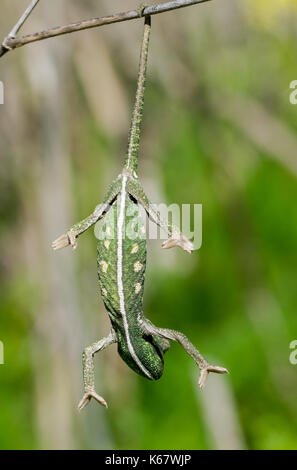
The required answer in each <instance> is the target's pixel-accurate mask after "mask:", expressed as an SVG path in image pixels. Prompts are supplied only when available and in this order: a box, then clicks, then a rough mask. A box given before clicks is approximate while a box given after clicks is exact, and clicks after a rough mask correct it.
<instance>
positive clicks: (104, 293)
mask: <svg viewBox="0 0 297 470" xmlns="http://www.w3.org/2000/svg"><path fill="white" fill-rule="evenodd" d="M102 294H103V295H104V297H106V296H107V290H106V289H105V288H104V287H103V289H102Z"/></svg>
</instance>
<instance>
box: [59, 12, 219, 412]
mask: <svg viewBox="0 0 297 470" xmlns="http://www.w3.org/2000/svg"><path fill="white" fill-rule="evenodd" d="M150 29H151V25H150V17H146V18H145V25H144V34H143V42H142V47H141V54H140V65H139V73H138V84H137V91H136V101H135V106H134V110H133V115H132V121H131V127H130V135H129V142H128V150H127V155H126V160H125V165H124V169H123V171H122V172H121V174H120V175H119V176H118V177H117V178H116V179H115V180H114V181H113V183H112V184H111V186H110V187H109V190H108V192H107V194H106V196H105V198H104V201H103V203H102V204H99V205H98V206H97V207H96V208H95V210H94V212H93V213H92V214H91V215H90V216H89V217H87V218H86V219H84V220H82V221H81V222H79V223H77V224H75V225H74V226H73V227H71V228H70V229H69V230H68V232H67V233H65V234H63V235H62V236H60V237H59V238H58V239H57V240H55V241H54V242H53V244H52V246H53V248H54V249H55V250H58V249H60V248H64V247H66V246H68V245H71V246H72V247H73V248H74V249H75V248H76V246H77V237H78V236H79V235H81V234H82V233H83V232H85V230H87V229H88V228H89V227H90V226H91V225H93V224H95V223H96V222H97V221H98V220H99V219H102V218H103V217H104V227H103V226H102V229H103V228H104V231H103V235H104V236H102V237H99V238H100V239H99V240H98V257H97V263H98V276H99V285H100V288H101V295H102V297H103V301H104V305H105V307H106V310H107V312H108V314H109V318H110V321H111V331H110V334H109V336H107V337H106V338H103V339H101V340H100V341H98V342H96V343H94V344H92V345H91V346H88V347H86V348H85V349H84V352H83V376H84V396H83V398H82V399H81V401H80V403H79V405H78V408H79V409H82V408H84V407H85V406H86V405H87V404H88V403H89V401H90V400H91V398H94V399H95V400H97V402H98V403H100V404H101V405H104V406H106V407H107V404H106V401H105V400H104V399H103V398H102V397H101V396H99V395H98V394H97V393H96V391H95V379H94V363H93V357H94V354H95V353H96V352H98V351H101V350H103V349H104V348H106V347H107V346H109V345H110V344H112V343H117V344H118V352H119V355H120V356H121V357H122V359H123V360H124V361H125V362H126V363H127V364H128V366H129V367H131V369H133V370H134V371H135V372H137V373H138V374H140V375H142V376H144V377H146V378H148V379H150V380H157V379H159V378H160V377H161V376H162V373H163V366H164V359H163V356H164V353H165V352H166V351H167V349H168V348H169V346H170V344H169V340H173V341H177V342H179V343H180V344H181V345H182V346H183V348H184V349H185V350H186V351H187V353H188V354H189V355H190V356H191V357H192V358H193V359H194V361H195V362H196V364H197V365H198V367H199V368H200V370H201V374H200V378H199V386H200V388H203V386H204V384H205V382H206V378H207V375H208V373H209V372H216V373H219V374H224V373H228V371H227V369H225V368H223V367H217V366H213V365H211V364H209V363H208V362H207V361H206V360H205V359H204V357H203V356H202V355H201V354H200V352H199V351H198V350H197V349H196V348H195V346H194V345H193V344H192V343H191V342H190V341H189V340H188V338H187V337H186V336H185V335H184V334H182V333H180V332H178V331H174V330H169V329H165V328H158V327H156V326H155V325H153V324H152V323H151V322H150V321H149V320H148V319H147V318H145V316H144V315H143V313H142V303H143V287H144V278H145V268H146V238H145V235H144V234H145V229H144V224H143V221H142V218H141V215H140V210H139V205H138V204H141V205H142V206H143V207H144V209H145V211H146V212H147V214H148V216H149V217H150V218H151V219H152V220H153V221H154V222H155V223H156V224H158V225H159V226H160V227H162V228H163V229H166V231H167V233H168V235H169V239H168V240H166V241H165V242H164V243H163V245H162V247H163V248H171V247H173V246H180V247H181V248H183V249H184V250H185V251H187V252H189V253H191V252H192V250H193V245H192V243H191V242H190V241H189V240H188V239H187V238H186V237H185V236H184V235H182V234H181V233H180V231H179V229H178V228H176V227H175V226H173V225H168V224H167V222H165V221H163V220H162V218H161V217H160V214H159V213H158V212H157V211H156V210H155V209H154V208H153V206H152V205H151V204H150V202H149V200H148V198H147V196H146V195H145V193H144V191H143V189H142V186H141V184H140V182H139V180H138V176H137V163H138V149H139V136H140V127H141V120H142V111H143V96H144V89H145V77H146V68H147V56H148V44H149V36H150ZM132 216H133V217H132ZM132 219H133V221H134V223H135V220H136V222H137V223H136V225H137V226H138V229H137V231H136V232H135V234H134V236H133V237H128V236H126V233H127V229H128V227H129V225H131V220H132Z"/></svg>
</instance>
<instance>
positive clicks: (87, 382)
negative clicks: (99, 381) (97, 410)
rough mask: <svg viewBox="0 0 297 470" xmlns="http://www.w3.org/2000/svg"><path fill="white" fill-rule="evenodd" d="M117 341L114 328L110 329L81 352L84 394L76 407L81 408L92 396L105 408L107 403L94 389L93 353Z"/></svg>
mask: <svg viewBox="0 0 297 470" xmlns="http://www.w3.org/2000/svg"><path fill="white" fill-rule="evenodd" d="M116 342H117V336H116V333H115V332H114V330H111V332H110V333H109V335H108V336H107V337H106V338H103V339H101V340H100V341H98V342H96V343H93V344H91V345H90V346H87V347H86V348H85V349H84V352H83V377H84V392H85V393H84V396H83V397H82V399H81V400H80V402H79V404H78V409H79V410H82V409H83V408H84V407H85V406H87V405H88V404H89V402H90V400H91V398H94V399H95V400H96V401H97V402H98V403H100V405H103V406H105V407H106V408H107V403H106V401H105V400H104V398H102V397H101V396H100V395H98V394H97V393H96V391H95V374H94V354H95V353H97V352H98V351H102V350H103V349H105V348H106V347H107V346H109V345H110V344H113V343H116Z"/></svg>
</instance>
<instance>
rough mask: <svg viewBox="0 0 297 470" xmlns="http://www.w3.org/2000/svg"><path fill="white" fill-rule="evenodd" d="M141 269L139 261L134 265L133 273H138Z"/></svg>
mask: <svg viewBox="0 0 297 470" xmlns="http://www.w3.org/2000/svg"><path fill="white" fill-rule="evenodd" d="M141 268H142V264H141V263H140V262H139V261H136V263H134V272H135V273H138V272H139V271H140V270H141Z"/></svg>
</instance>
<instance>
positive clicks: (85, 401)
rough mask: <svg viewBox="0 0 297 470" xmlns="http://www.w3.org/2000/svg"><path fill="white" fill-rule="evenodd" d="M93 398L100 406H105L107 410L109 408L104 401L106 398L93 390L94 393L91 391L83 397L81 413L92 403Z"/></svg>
mask: <svg viewBox="0 0 297 470" xmlns="http://www.w3.org/2000/svg"><path fill="white" fill-rule="evenodd" d="M91 398H94V400H96V401H97V402H98V403H100V405H102V406H105V407H106V408H108V406H107V403H106V401H105V400H104V398H102V397H100V395H98V394H97V393H96V392H95V390H93V391H90V392H86V393H85V394H84V396H83V397H82V399H81V400H80V402H79V404H78V409H79V411H81V410H82V409H83V408H85V407H86V406H87V405H88V404H89V403H90V401H91Z"/></svg>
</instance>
